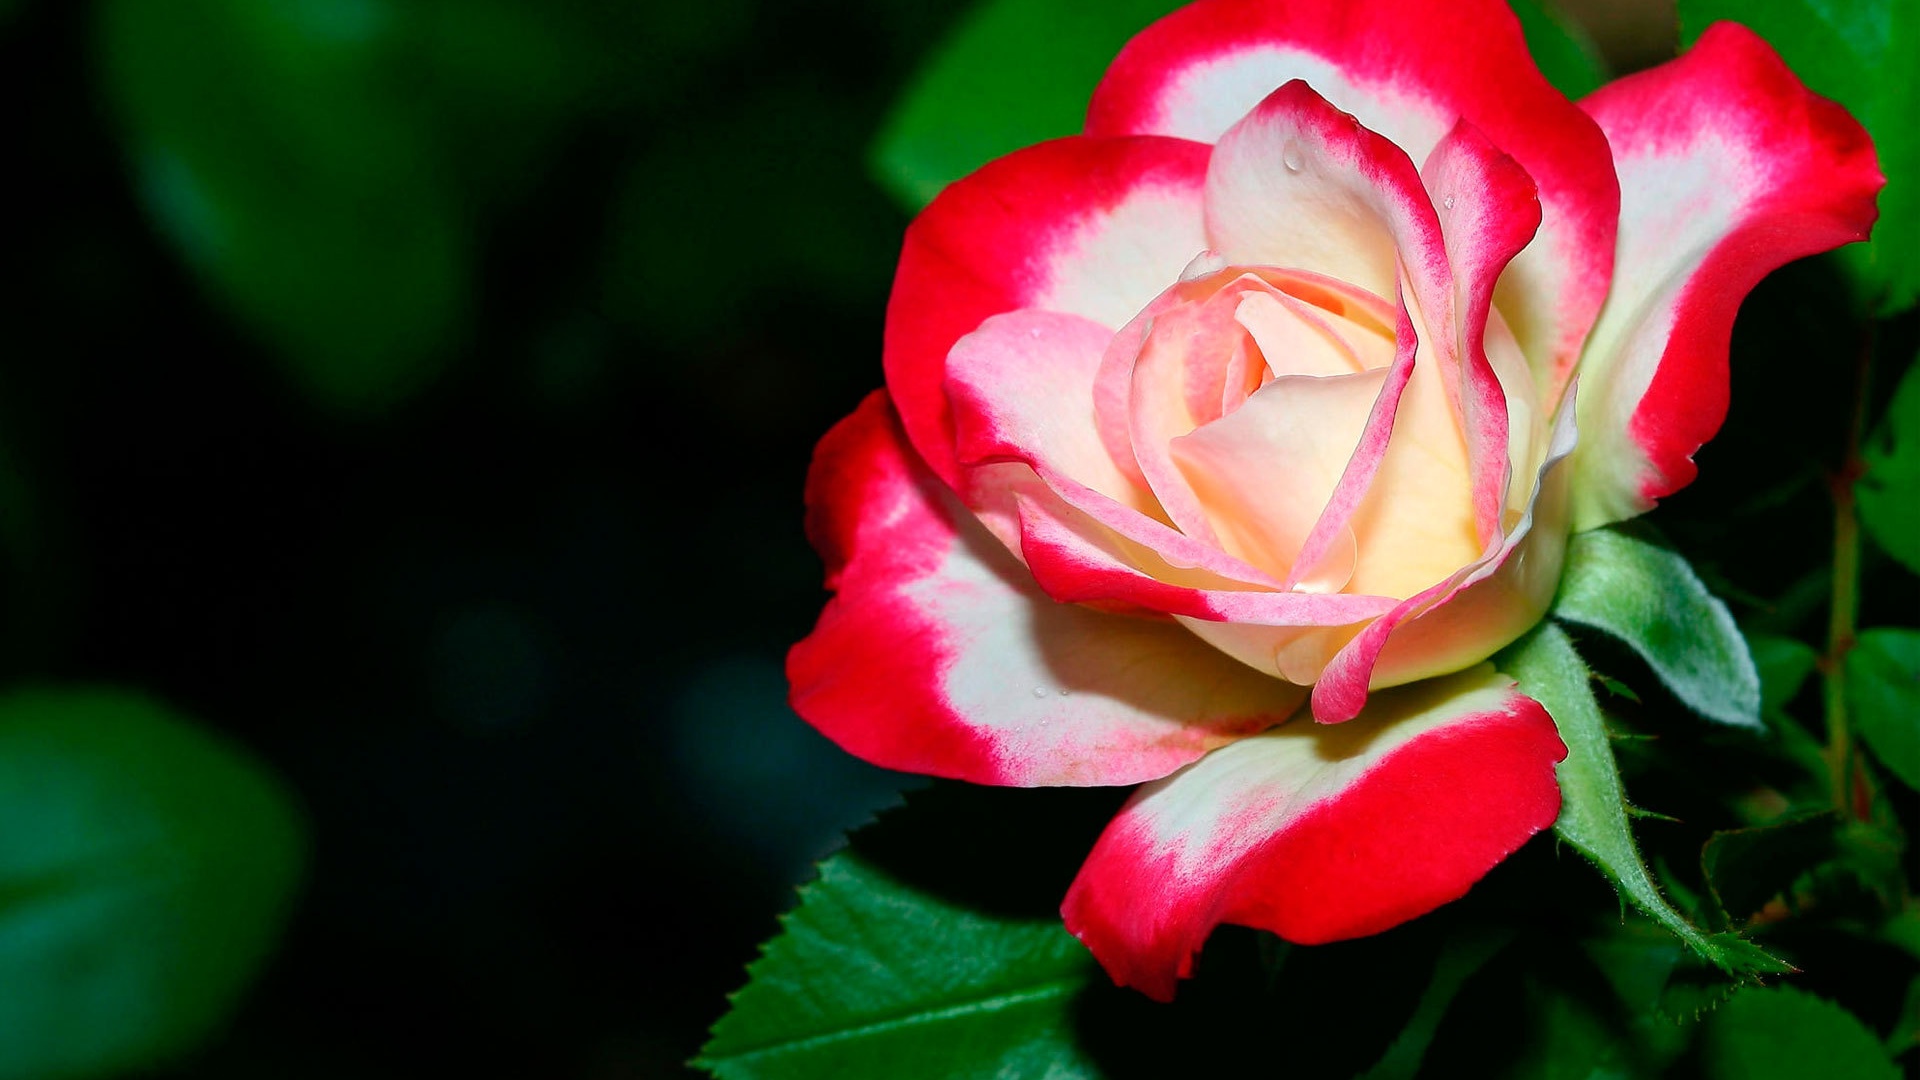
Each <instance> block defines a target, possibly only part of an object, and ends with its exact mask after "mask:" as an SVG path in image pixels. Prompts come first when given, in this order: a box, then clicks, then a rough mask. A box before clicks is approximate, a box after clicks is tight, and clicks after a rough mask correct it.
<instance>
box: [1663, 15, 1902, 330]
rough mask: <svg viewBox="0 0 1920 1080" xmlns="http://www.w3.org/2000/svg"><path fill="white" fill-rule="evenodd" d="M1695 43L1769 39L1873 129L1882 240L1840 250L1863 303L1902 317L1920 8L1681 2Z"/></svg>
mask: <svg viewBox="0 0 1920 1080" xmlns="http://www.w3.org/2000/svg"><path fill="white" fill-rule="evenodd" d="M1679 12H1680V31H1681V39H1682V40H1683V41H1685V42H1686V43H1688V44H1691V43H1692V42H1693V41H1694V40H1695V39H1697V38H1698V37H1699V36H1700V34H1701V33H1702V32H1703V31H1705V30H1706V28H1707V27H1708V26H1709V25H1710V24H1712V23H1714V22H1717V21H1719V20H1722V19H1726V20H1732V21H1734V22H1738V23H1743V24H1745V25H1746V26H1748V27H1750V28H1751V29H1753V30H1754V31H1756V32H1757V33H1759V35H1760V36H1761V37H1763V38H1765V39H1766V40H1767V42H1768V43H1769V44H1771V45H1772V46H1773V47H1774V48H1775V49H1778V50H1779V51H1780V55H1781V56H1782V57H1783V58H1784V59H1785V60H1786V61H1787V64H1788V66H1789V67H1791V68H1793V70H1794V73H1795V74H1797V75H1799V76H1800V78H1801V79H1802V80H1804V81H1805V82H1806V84H1807V85H1808V86H1809V87H1811V88H1812V89H1814V90H1815V91H1817V92H1819V93H1821V94H1824V95H1826V96H1827V97H1830V98H1833V99H1834V100H1835V101H1838V102H1840V103H1841V104H1842V105H1845V106H1846V107H1847V109H1848V110H1849V111H1850V112H1852V113H1853V115H1854V116H1855V117H1856V118H1858V119H1859V120H1860V122H1861V123H1862V124H1864V125H1866V128H1867V131H1868V132H1869V133H1870V134H1872V136H1873V142H1874V147H1875V149H1876V150H1877V151H1878V153H1879V157H1880V169H1881V171H1882V172H1883V173H1885V174H1886V177H1887V187H1886V190H1885V191H1883V192H1882V193H1881V195H1880V220H1879V223H1878V224H1876V225H1875V226H1874V230H1873V239H1872V241H1871V242H1870V243H1867V244H1853V245H1849V246H1848V247H1846V248H1843V249H1841V252H1840V255H1841V259H1842V262H1843V263H1844V265H1846V266H1847V268H1848V270H1849V271H1850V272H1851V274H1852V275H1853V277H1854V278H1855V279H1856V280H1857V281H1858V282H1859V284H1860V288H1861V292H1862V294H1863V296H1864V298H1865V299H1866V300H1867V301H1868V302H1869V303H1870V304H1871V305H1872V306H1873V307H1874V308H1875V309H1876V310H1877V311H1878V313H1879V314H1881V315H1894V314H1897V313H1899V312H1901V311H1904V310H1906V309H1907V308H1909V307H1911V306H1912V305H1913V302H1914V299H1915V297H1916V295H1920V130H1916V128H1915V126H1914V124H1913V117H1914V116H1915V115H1916V114H1920V65H1915V64H1914V63H1913V57H1914V56H1915V55H1920V5H1916V4H1914V3H1912V2H1911V0H1680V2H1679Z"/></svg>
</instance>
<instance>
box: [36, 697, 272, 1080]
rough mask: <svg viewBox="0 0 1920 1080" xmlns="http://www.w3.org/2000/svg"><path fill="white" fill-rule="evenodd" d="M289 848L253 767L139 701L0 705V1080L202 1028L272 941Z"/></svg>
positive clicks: (84, 1067) (182, 1044)
mask: <svg viewBox="0 0 1920 1080" xmlns="http://www.w3.org/2000/svg"><path fill="white" fill-rule="evenodd" d="M303 846H304V845H303V841H302V834H301V829H300V826H299V822H298V819H297V817H296V815H295V813H294V810H293V808H292V806H291V805H290V803H289V801H288V798H287V795H286V794H285V792H284V791H283V790H282V789H281V788H280V786H279V784H278V783H277V782H276V781H275V780H274V778H273V777H272V776H271V775H270V774H269V773H267V772H266V771H265V770H264V769H262V768H261V767H260V766H259V765H258V764H257V763H255V762H254V761H253V760H251V758H249V757H248V756H247V755H245V754H243V753H242V752H241V751H239V750H238V749H237V748H235V747H233V746H231V745H229V744H227V743H226V742H224V741H222V740H219V739H216V738H215V737H213V736H211V735H209V734H207V733H206V732H203V731H201V730H199V729H198V728H195V727H193V726H192V725H190V724H188V723H186V722H185V721H183V720H181V719H179V718H178V717H176V716H174V715H173V714H171V713H169V712H168V711H167V710H165V709H163V708H162V707H160V706H158V705H156V704H154V703H153V702H151V701H148V700H146V699H145V698H142V697H140V696H138V695H134V694H130V693H122V692H117V691H109V690H68V691H32V692H17V693H14V694H11V695H9V696H7V697H5V698H0V987H5V992H3V993H0V1080H26V1078H29V1077H32V1078H40V1077H82V1076H101V1075H106V1074H108V1073H117V1072H120V1071H124V1070H126V1069H129V1068H134V1067H138V1066H144V1065H148V1064H152V1063H154V1062H157V1061H159V1060H162V1059H165V1058H167V1057H170V1056H173V1055H176V1054H178V1053H180V1052H182V1051H185V1050H187V1049H189V1048H191V1047H192V1046H193V1045H194V1044H196V1043H198V1042H199V1041H201V1040H202V1039H203V1038H205V1037H206V1036H207V1035H209V1034H210V1033H211V1032H212V1031H213V1030H214V1029H216V1028H217V1027H218V1026H219V1025H220V1024H221V1023H222V1022H223V1021H224V1020H225V1018H226V1017H227V1015H228V1014H229V1013H230V1012H231V1011H232V1009H233V1007H234V1005H235V1004H236V1002H237V1001H238V999H239V996H240V994H241V992H242V991H243V990H244V989H245V988H246V986H247V984H248V982H249V981H250V979H251V978H252V976H253V974H254V972H255V971H256V969H258V967H259V966H260V964H261V962H262V961H263V960H264V959H265V958H266V957H267V955H268V954H269V953H270V952H271V950H272V949H273V947H274V945H275V943H276V941H277V939H278V937H279V933H280V928H281V925H282V922H283V921H284V919H285V916H286V913H287V909H288V905H289V901H290V900H291V899H292V896H293V893H294V888H295V885H296V884H297V882H298V880H299V877H300V867H301V862H302V854H303Z"/></svg>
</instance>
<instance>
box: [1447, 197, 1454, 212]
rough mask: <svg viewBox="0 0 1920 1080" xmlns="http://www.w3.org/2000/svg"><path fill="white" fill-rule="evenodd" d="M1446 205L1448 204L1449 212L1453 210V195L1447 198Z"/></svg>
mask: <svg viewBox="0 0 1920 1080" xmlns="http://www.w3.org/2000/svg"><path fill="white" fill-rule="evenodd" d="M1446 204H1447V209H1449V210H1451V209H1453V196H1451V195H1449V196H1447V198H1446Z"/></svg>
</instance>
